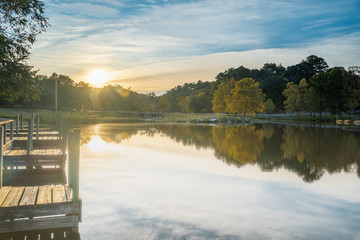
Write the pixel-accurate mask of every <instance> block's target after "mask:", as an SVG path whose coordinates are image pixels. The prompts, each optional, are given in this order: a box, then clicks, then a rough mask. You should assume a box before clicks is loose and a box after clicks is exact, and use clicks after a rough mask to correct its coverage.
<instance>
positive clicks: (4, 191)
mask: <svg viewBox="0 0 360 240" xmlns="http://www.w3.org/2000/svg"><path fill="white" fill-rule="evenodd" d="M11 188H12V187H2V188H1V189H0V206H1V205H2V203H3V202H4V200H5V198H6V197H7V195H8V194H9V192H10V190H11Z"/></svg>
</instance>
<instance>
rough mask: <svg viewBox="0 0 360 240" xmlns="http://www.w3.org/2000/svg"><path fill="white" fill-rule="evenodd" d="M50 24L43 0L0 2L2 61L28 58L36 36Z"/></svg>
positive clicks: (3, 0) (0, 53)
mask: <svg viewBox="0 0 360 240" xmlns="http://www.w3.org/2000/svg"><path fill="white" fill-rule="evenodd" d="M48 26H49V24H48V22H47V19H46V18H45V17H44V3H43V2H42V1H38V0H26V1H24V0H2V1H1V2H0V60H1V62H3V61H10V62H18V61H22V60H24V59H26V58H27V56H28V55H29V49H30V47H31V45H32V44H33V43H34V42H35V40H36V36H37V35H38V34H40V33H41V32H43V31H45V29H46V28H47V27H48Z"/></svg>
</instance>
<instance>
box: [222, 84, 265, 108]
mask: <svg viewBox="0 0 360 240" xmlns="http://www.w3.org/2000/svg"><path fill="white" fill-rule="evenodd" d="M259 85H260V84H259V83H258V82H255V80H254V79H252V78H243V79H241V80H240V81H237V82H236V83H235V87H234V88H233V89H231V90H230V95H228V96H226V97H225V101H226V110H227V112H229V113H242V114H243V115H246V114H255V112H262V111H264V109H265V107H264V98H265V94H263V93H262V91H261V89H260V88H259Z"/></svg>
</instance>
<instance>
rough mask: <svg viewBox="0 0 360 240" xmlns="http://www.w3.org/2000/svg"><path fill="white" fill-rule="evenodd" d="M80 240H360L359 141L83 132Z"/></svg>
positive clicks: (277, 129) (298, 132)
mask: <svg viewBox="0 0 360 240" xmlns="http://www.w3.org/2000/svg"><path fill="white" fill-rule="evenodd" d="M82 135H83V136H82V148H81V172H80V174H81V180H80V194H81V197H82V199H83V222H82V223H81V224H80V233H81V238H82V239H360V179H359V176H360V135H359V134H355V133H351V132H346V131H343V130H336V129H314V128H296V127H290V126H286V127H285V126H276V125H263V126H262V125H256V126H247V127H217V126H195V125H169V124H163V125H151V124H140V125H137V124H132V125H129V124H128V125H124V124H106V125H94V126H88V127H84V128H82Z"/></svg>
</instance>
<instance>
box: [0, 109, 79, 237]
mask: <svg viewBox="0 0 360 240" xmlns="http://www.w3.org/2000/svg"><path fill="white" fill-rule="evenodd" d="M39 123H40V121H39V118H36V121H35V117H34V116H33V115H32V116H30V119H29V121H28V123H27V125H25V124H24V121H23V116H22V115H21V116H16V118H15V119H0V239H39V238H40V239H80V236H79V234H78V227H79V222H81V213H82V200H81V198H80V196H79V158H80V131H79V130H75V131H72V132H69V134H68V131H67V124H66V123H64V121H62V119H61V117H57V127H56V130H49V129H45V130H41V129H40V126H39ZM67 143H69V144H67ZM67 145H69V147H67ZM66 163H67V164H68V172H67V174H66V169H65V165H66ZM66 175H67V176H66ZM67 179H68V181H67ZM49 236H50V237H51V238H49ZM55 237H56V238H55Z"/></svg>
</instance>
